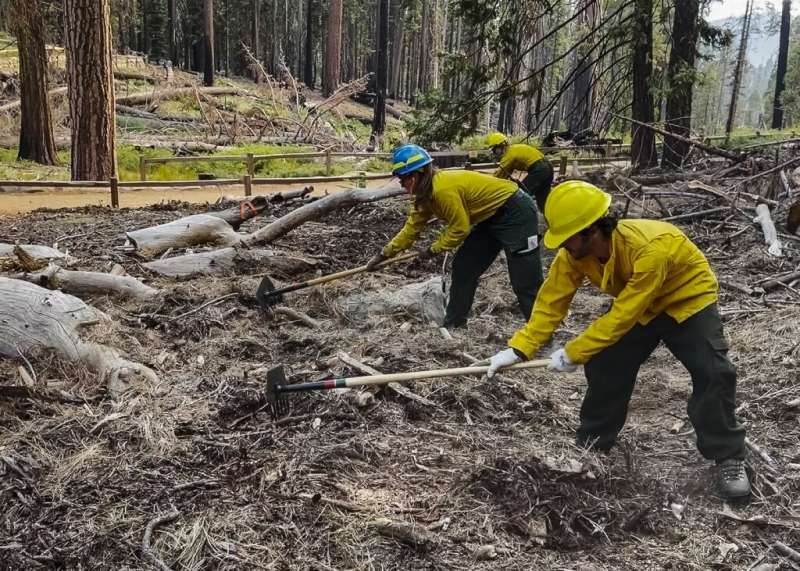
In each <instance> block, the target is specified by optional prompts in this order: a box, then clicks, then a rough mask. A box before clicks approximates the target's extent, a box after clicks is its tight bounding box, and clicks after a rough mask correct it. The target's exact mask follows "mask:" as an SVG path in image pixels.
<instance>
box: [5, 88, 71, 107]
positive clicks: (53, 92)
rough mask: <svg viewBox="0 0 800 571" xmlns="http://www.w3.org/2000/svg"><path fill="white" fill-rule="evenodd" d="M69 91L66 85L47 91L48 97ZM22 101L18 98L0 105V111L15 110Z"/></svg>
mask: <svg viewBox="0 0 800 571" xmlns="http://www.w3.org/2000/svg"><path fill="white" fill-rule="evenodd" d="M66 92H67V88H66V87H56V88H55V89H51V90H50V91H48V92H47V96H48V97H53V96H54V95H63V94H65V93H66ZM21 103H22V100H21V99H17V100H16V101H12V102H11V103H6V104H5V105H0V113H4V112H7V111H13V110H14V109H17V108H18V107H19V106H20V105H21Z"/></svg>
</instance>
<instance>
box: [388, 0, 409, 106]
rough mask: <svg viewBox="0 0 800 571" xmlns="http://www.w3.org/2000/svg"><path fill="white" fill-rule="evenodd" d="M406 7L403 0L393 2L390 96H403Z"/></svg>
mask: <svg viewBox="0 0 800 571" xmlns="http://www.w3.org/2000/svg"><path fill="white" fill-rule="evenodd" d="M404 14H405V8H404V7H403V5H402V3H401V2H398V1H397V0H395V1H394V2H392V60H391V67H390V69H391V74H390V76H389V87H388V90H389V96H390V97H394V98H398V97H400V96H401V88H400V87H401V78H402V77H403V76H402V71H403V66H402V63H403V42H404V40H405V26H404V25H403V16H404Z"/></svg>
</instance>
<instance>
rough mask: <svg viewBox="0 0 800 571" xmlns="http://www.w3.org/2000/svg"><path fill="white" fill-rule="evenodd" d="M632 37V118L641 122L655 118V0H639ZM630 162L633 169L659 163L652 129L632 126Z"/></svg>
mask: <svg viewBox="0 0 800 571" xmlns="http://www.w3.org/2000/svg"><path fill="white" fill-rule="evenodd" d="M634 10H635V15H634V20H635V28H634V41H633V47H632V49H633V105H632V111H633V118H634V119H636V120H637V121H640V122H642V123H648V124H649V123H652V122H653V98H652V95H651V94H650V87H651V85H650V83H651V78H652V74H653V17H652V14H653V3H652V0H636V3H635V7H634ZM632 131H633V132H632V138H631V162H632V163H633V166H634V169H643V168H648V167H651V166H653V165H655V164H656V162H657V160H658V156H657V154H656V139H655V135H654V134H653V131H651V130H650V129H642V128H640V127H639V126H637V125H636V124H633V127H632Z"/></svg>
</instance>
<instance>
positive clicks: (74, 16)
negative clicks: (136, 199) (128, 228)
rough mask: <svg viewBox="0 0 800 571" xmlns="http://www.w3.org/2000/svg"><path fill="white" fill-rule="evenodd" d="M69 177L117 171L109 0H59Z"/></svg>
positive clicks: (105, 177)
mask: <svg viewBox="0 0 800 571" xmlns="http://www.w3.org/2000/svg"><path fill="white" fill-rule="evenodd" d="M64 29H65V40H66V41H65V45H66V55H67V85H68V86H69V111H70V122H71V126H72V165H71V172H72V180H109V179H110V178H111V177H112V176H116V174H117V156H116V149H115V145H114V137H115V123H114V121H115V118H114V117H115V115H114V77H113V74H112V61H113V60H112V56H111V7H110V1H109V0H64Z"/></svg>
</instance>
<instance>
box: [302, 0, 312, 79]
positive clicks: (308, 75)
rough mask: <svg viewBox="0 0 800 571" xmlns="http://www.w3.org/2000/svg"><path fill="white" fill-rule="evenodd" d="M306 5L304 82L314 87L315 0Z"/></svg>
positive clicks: (310, 0)
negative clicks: (313, 17)
mask: <svg viewBox="0 0 800 571" xmlns="http://www.w3.org/2000/svg"><path fill="white" fill-rule="evenodd" d="M306 6H307V9H306V49H305V56H306V57H305V64H304V68H303V82H304V83H305V84H306V85H307V86H308V87H309V88H311V89H314V83H315V82H314V24H313V22H314V21H313V20H312V14H313V13H314V0H308V4H307V5H306Z"/></svg>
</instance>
